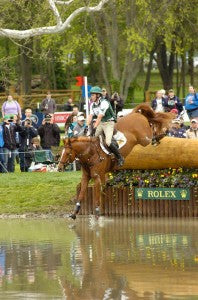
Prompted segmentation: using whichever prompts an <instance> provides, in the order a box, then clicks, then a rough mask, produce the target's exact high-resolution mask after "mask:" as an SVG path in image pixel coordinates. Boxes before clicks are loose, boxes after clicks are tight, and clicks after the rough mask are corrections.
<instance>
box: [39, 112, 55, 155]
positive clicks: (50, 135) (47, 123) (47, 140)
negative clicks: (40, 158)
mask: <svg viewBox="0 0 198 300" xmlns="http://www.w3.org/2000/svg"><path fill="white" fill-rule="evenodd" d="M38 134H39V135H40V138H41V146H42V148H43V149H45V150H46V153H47V154H48V156H49V159H50V160H51V161H52V160H53V155H52V152H51V147H52V146H59V144H60V128H59V127H58V125H57V124H53V118H52V116H51V115H46V117H45V119H44V120H43V122H42V125H41V126H40V127H39V128H38Z"/></svg>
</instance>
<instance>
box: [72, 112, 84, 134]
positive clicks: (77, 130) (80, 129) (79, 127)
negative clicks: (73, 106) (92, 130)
mask: <svg viewBox="0 0 198 300" xmlns="http://www.w3.org/2000/svg"><path fill="white" fill-rule="evenodd" d="M85 127H86V123H85V117H84V116H83V115H78V117H77V124H76V126H75V127H74V129H73V137H78V136H82V135H85Z"/></svg>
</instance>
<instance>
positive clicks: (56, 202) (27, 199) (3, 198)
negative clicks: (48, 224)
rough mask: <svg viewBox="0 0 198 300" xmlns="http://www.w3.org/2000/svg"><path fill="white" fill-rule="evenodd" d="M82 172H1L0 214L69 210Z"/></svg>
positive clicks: (61, 211) (64, 211)
mask: <svg viewBox="0 0 198 300" xmlns="http://www.w3.org/2000/svg"><path fill="white" fill-rule="evenodd" d="M80 178H81V172H80V171H77V172H63V173H59V172H52V173H37V172H33V173H19V172H18V171H16V173H13V174H1V175H0V214H26V213H27V214H30V213H36V214H42V213H44V214H48V213H68V211H69V209H70V206H71V205H72V203H71V198H72V197H73V196H74V195H75V193H76V186H77V184H78V183H79V182H80Z"/></svg>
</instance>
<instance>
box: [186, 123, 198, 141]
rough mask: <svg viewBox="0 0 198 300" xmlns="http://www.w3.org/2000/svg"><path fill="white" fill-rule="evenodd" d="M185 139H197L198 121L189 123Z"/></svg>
mask: <svg viewBox="0 0 198 300" xmlns="http://www.w3.org/2000/svg"><path fill="white" fill-rule="evenodd" d="M186 137H187V139H198V121H197V120H196V119H192V120H191V121H190V129H188V130H187V131H186Z"/></svg>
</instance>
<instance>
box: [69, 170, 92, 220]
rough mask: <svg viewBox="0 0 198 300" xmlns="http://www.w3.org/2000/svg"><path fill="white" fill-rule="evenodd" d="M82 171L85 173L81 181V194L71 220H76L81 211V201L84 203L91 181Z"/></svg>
mask: <svg viewBox="0 0 198 300" xmlns="http://www.w3.org/2000/svg"><path fill="white" fill-rule="evenodd" d="M82 171H83V174H82V179H81V184H80V193H79V196H78V199H77V202H76V207H75V210H74V212H73V213H72V214H71V215H70V218H72V219H73V220H75V219H76V215H77V214H78V213H79V211H80V207H81V201H83V200H84V199H85V194H86V191H87V187H88V183H89V180H90V176H89V174H88V173H87V172H86V171H85V170H82Z"/></svg>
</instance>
